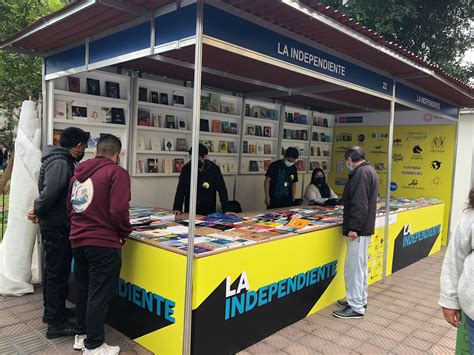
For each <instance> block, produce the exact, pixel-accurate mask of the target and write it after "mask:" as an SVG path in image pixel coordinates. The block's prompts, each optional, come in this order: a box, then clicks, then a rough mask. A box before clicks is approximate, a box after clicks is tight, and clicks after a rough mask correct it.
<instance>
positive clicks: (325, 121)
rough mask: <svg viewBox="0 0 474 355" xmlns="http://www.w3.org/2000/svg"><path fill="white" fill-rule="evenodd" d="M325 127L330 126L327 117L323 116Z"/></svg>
mask: <svg viewBox="0 0 474 355" xmlns="http://www.w3.org/2000/svg"><path fill="white" fill-rule="evenodd" d="M323 127H329V124H328V119H327V118H323Z"/></svg>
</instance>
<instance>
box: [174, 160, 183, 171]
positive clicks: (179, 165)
mask: <svg viewBox="0 0 474 355" xmlns="http://www.w3.org/2000/svg"><path fill="white" fill-rule="evenodd" d="M183 166H184V159H182V158H176V159H175V160H174V172H175V173H181V170H183Z"/></svg>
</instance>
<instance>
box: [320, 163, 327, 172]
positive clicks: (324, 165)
mask: <svg viewBox="0 0 474 355" xmlns="http://www.w3.org/2000/svg"><path fill="white" fill-rule="evenodd" d="M321 169H323V170H324V171H327V170H328V163H327V162H326V161H323V162H322V163H321Z"/></svg>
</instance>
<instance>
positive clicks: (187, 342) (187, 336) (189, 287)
mask: <svg viewBox="0 0 474 355" xmlns="http://www.w3.org/2000/svg"><path fill="white" fill-rule="evenodd" d="M196 5H197V9H196V45H195V53H194V93H193V95H194V96H193V129H192V143H191V147H192V155H191V192H190V198H189V201H190V202H189V230H188V250H187V259H186V261H187V265H186V291H185V306H184V335H183V354H185V355H188V354H191V323H192V311H193V304H192V301H193V266H194V233H195V230H196V227H195V220H196V200H197V180H198V158H199V154H198V152H199V121H200V117H201V74H202V31H203V20H204V18H203V17H204V16H203V15H204V4H203V0H197V4H196Z"/></svg>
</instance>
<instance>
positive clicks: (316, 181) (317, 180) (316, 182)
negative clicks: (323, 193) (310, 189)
mask: <svg viewBox="0 0 474 355" xmlns="http://www.w3.org/2000/svg"><path fill="white" fill-rule="evenodd" d="M325 182H326V178H325V177H324V176H321V177H315V178H313V184H314V185H322V184H324V183H325Z"/></svg>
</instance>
